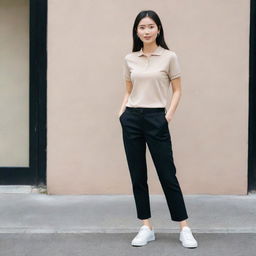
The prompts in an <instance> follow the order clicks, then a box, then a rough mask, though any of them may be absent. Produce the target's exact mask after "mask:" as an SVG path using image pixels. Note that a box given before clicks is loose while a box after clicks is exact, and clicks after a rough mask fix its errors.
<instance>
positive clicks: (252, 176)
mask: <svg viewBox="0 0 256 256" xmlns="http://www.w3.org/2000/svg"><path fill="white" fill-rule="evenodd" d="M255 70H256V1H254V0H251V3H250V54H249V117H248V122H249V124H248V192H251V193H252V192H254V193H255V192H256V100H255V99H256V73H255Z"/></svg>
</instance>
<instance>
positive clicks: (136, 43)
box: [132, 10, 169, 52]
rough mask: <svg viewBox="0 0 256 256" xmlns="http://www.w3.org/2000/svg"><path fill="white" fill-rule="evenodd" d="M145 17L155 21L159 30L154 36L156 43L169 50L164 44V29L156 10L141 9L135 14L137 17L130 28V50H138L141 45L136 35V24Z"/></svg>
mask: <svg viewBox="0 0 256 256" xmlns="http://www.w3.org/2000/svg"><path fill="white" fill-rule="evenodd" d="M145 17H149V18H151V19H152V20H153V21H154V22H155V23H156V25H157V27H158V29H159V30H160V32H159V36H157V38H156V44H157V45H160V46H162V47H163V48H165V49H167V50H169V48H168V46H167V45H166V43H165V40H164V30H163V26H162V23H161V20H160V18H159V16H158V15H157V14H156V12H154V11H152V10H145V11H141V12H140V13H139V14H138V15H137V17H136V19H135V21H134V24H133V29H132V35H133V49H132V51H133V52H136V51H139V50H140V49H141V48H142V47H143V42H142V41H141V40H140V38H139V37H138V36H137V27H138V24H139V23H140V21H141V20H142V19H143V18H145Z"/></svg>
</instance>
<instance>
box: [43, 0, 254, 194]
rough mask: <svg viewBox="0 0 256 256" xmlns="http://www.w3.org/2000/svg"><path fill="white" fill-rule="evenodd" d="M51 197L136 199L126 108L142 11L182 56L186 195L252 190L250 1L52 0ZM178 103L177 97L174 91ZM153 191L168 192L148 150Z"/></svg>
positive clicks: (180, 145) (180, 173) (180, 167)
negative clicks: (129, 65) (130, 58)
mask: <svg viewBox="0 0 256 256" xmlns="http://www.w3.org/2000/svg"><path fill="white" fill-rule="evenodd" d="M48 8H49V12H48V19H49V20H48V95H47V97H48V103H47V114H48V126H47V128H48V134H47V141H48V142H47V143H48V146H47V185H48V192H49V193H50V194H131V193H132V187H131V182H130V176H129V172H128V166H127V162H126V158H125V152H124V148H123V144H122V135H121V125H120V123H119V119H118V111H119V108H120V106H121V102H122V99H123V95H124V91H125V83H124V80H123V77H122V63H123V57H124V55H125V54H127V53H128V52H131V49H132V25H133V22H134V19H135V17H136V15H137V13H138V12H139V11H141V10H144V9H153V10H155V11H156V12H157V13H158V14H159V16H160V18H161V20H162V23H163V28H164V32H165V39H166V42H167V44H168V46H169V48H170V49H173V50H174V51H175V52H176V53H177V54H178V56H179V60H180V65H181V68H182V90H183V91H182V92H183V95H182V98H181V101H180V103H179V106H178V108H177V110H176V113H175V116H174V119H173V120H172V121H171V123H170V125H169V128H170V133H171V136H172V143H173V153H174V161H175V164H176V168H177V177H178V179H179V182H180V185H181V188H182V190H183V193H184V194H200V193H204V194H246V192H247V130H248V125H247V124H248V61H249V12H250V10H249V0H240V1H239V0H226V1H221V0H214V1H213V0H212V1H204V0H195V1H191V0H183V1H174V0H162V1H145V0H144V1H134V0H130V1H99V0H95V1H93V2H92V1H88V0H76V1H72V0H62V1H59V0H49V1H48ZM170 97H171V95H170ZM147 161H148V182H149V189H150V193H151V194H162V193H163V192H162V188H161V186H160V182H159V180H158V177H157V174H156V171H155V169H154V165H153V162H152V159H151V156H150V154H149V151H147Z"/></svg>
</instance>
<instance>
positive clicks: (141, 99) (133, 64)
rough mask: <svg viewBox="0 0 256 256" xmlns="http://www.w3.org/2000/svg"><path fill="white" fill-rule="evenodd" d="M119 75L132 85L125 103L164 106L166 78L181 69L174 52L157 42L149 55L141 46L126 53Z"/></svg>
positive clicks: (167, 83) (170, 77)
mask: <svg viewBox="0 0 256 256" xmlns="http://www.w3.org/2000/svg"><path fill="white" fill-rule="evenodd" d="M123 75H124V79H125V80H128V81H132V84H133V89H132V92H131V94H130V96H129V98H128V102H127V103H126V106H128V107H151V108H155V107H166V104H167V97H170V81H171V80H172V79H174V78H177V77H179V76H181V70H180V65H179V61H178V58H177V55H176V53H175V52H174V51H171V50H167V49H165V48H163V47H162V46H160V45H159V46H158V47H157V48H156V49H155V51H154V52H152V53H151V55H150V56H149V57H148V56H147V55H145V54H144V53H143V51H142V48H141V50H140V51H136V52H132V53H128V54H127V55H126V56H125V57H124V65H123Z"/></svg>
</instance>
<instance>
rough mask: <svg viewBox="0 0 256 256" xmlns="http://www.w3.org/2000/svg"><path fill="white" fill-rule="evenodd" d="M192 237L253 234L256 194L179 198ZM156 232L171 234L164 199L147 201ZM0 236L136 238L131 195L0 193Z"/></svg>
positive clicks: (174, 226)
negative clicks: (105, 235)
mask: <svg viewBox="0 0 256 256" xmlns="http://www.w3.org/2000/svg"><path fill="white" fill-rule="evenodd" d="M184 200H185V203H186V207H187V212H188V215H189V219H188V224H189V226H190V227H191V228H192V231H193V232H194V233H256V221H255V214H256V194H249V195H244V196H240V195H184ZM150 203H151V214H152V218H151V221H152V225H153V227H154V229H155V231H156V232H160V233H177V232H179V224H178V222H174V221H172V220H171V218H170V214H169V211H168V208H167V204H166V201H165V197H164V195H150ZM0 212H1V218H0V233H98V232H99V233H130V232H137V231H138V227H139V225H140V224H141V221H140V220H139V219H137V218H136V208H135V203H134V199H133V196H132V195H128V196H127V195H47V194H36V193H23V194H22V193H0Z"/></svg>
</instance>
